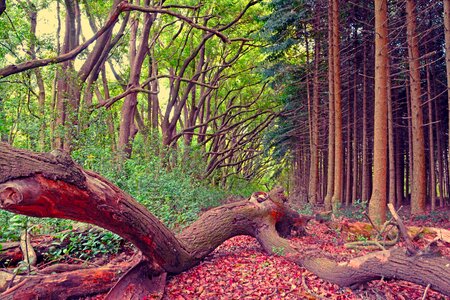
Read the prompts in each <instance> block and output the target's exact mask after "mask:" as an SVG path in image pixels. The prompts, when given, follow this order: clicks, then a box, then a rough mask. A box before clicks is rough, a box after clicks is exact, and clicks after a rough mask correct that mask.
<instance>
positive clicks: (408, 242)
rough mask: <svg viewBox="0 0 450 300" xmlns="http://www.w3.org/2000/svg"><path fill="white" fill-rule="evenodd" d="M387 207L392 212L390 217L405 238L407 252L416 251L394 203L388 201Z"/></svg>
mask: <svg viewBox="0 0 450 300" xmlns="http://www.w3.org/2000/svg"><path fill="white" fill-rule="evenodd" d="M388 208H389V211H390V212H391V214H392V217H393V218H394V219H395V221H396V222H397V226H398V230H399V231H400V233H401V235H402V237H403V239H404V240H405V243H406V249H407V250H408V252H409V253H411V254H415V253H416V252H417V249H416V246H414V244H413V242H412V240H411V237H410V236H409V234H408V230H407V229H406V227H405V225H404V224H403V222H402V219H400V216H399V215H398V214H397V212H396V211H395V208H394V205H392V203H388Z"/></svg>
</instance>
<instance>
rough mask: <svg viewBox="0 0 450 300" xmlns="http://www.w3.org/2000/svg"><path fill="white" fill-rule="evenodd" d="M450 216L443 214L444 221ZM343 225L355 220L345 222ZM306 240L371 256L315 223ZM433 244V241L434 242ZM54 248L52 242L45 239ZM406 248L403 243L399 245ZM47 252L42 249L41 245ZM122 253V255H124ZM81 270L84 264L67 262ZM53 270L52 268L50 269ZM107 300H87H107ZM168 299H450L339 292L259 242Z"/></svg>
mask: <svg viewBox="0 0 450 300" xmlns="http://www.w3.org/2000/svg"><path fill="white" fill-rule="evenodd" d="M447 213H448V211H446V212H444V213H443V214H441V215H443V216H445V215H446V214H447ZM341 221H342V222H344V223H345V222H350V221H352V220H350V219H345V218H343V219H342V220H341ZM407 225H410V226H411V225H415V226H433V227H440V228H445V229H450V220H449V219H448V218H447V219H445V218H434V219H433V218H430V217H428V218H422V219H419V220H415V221H412V222H407ZM306 229H307V234H306V235H305V236H303V237H297V238H293V239H292V242H293V243H295V244H296V245H297V246H299V247H302V246H304V247H311V246H315V247H318V248H320V249H321V250H323V251H324V252H327V253H328V254H329V255H330V254H331V256H333V257H335V258H336V260H339V261H344V260H347V259H350V258H353V257H357V256H362V255H364V254H367V253H368V252H370V251H369V250H366V249H361V250H359V249H347V248H345V247H344V244H345V243H347V242H348V241H354V240H361V239H362V237H357V236H351V234H348V233H346V232H345V231H341V230H339V229H330V228H329V227H328V226H327V225H326V224H325V223H318V222H316V221H311V222H309V224H308V225H307V227H306ZM430 239H431V238H430ZM41 241H42V242H44V240H41ZM428 242H429V239H427V237H426V236H421V238H420V239H419V240H418V241H416V243H417V245H418V246H419V247H423V246H424V245H426V244H427V243H428ZM45 243H51V239H50V240H49V239H45ZM399 244H400V245H401V242H400V243H399ZM41 246H42V245H41ZM122 250H123V251H122ZM440 250H441V252H442V254H443V255H445V256H448V257H450V245H449V244H443V243H441V244H440ZM133 255H135V251H134V250H133V249H132V248H130V245H128V244H125V245H124V246H123V249H121V251H119V254H116V255H112V256H109V257H106V256H98V257H96V258H95V259H94V260H91V261H90V263H94V264H96V265H101V264H105V263H107V262H111V261H113V260H117V259H118V258H119V257H120V258H119V260H120V261H125V260H127V259H130V258H131V256H133ZM64 262H66V263H74V264H79V263H80V260H73V261H71V260H70V259H67V260H65V261H64ZM46 265H48V263H46ZM103 298H104V295H97V296H94V297H87V298H84V299H85V300H94V299H95V300H99V299H103ZM163 299H165V300H170V299H176V300H181V299H388V300H389V299H403V300H409V299H450V297H445V296H443V295H442V294H440V293H437V292H435V291H433V290H431V289H426V288H425V287H422V286H419V285H416V284H412V283H409V282H405V281H399V280H390V281H386V280H376V281H372V282H370V283H369V284H366V285H364V286H361V287H360V288H359V289H357V290H351V289H349V288H340V287H339V286H337V285H334V284H331V283H328V282H325V281H323V280H321V279H320V278H318V277H317V276H315V275H314V274H312V273H310V272H308V271H307V270H306V269H304V268H301V267H299V266H297V265H296V264H294V263H292V262H289V261H288V260H286V259H284V258H283V257H282V256H277V255H274V256H269V255H267V254H265V253H264V252H263V251H262V248H261V247H260V245H259V244H258V242H257V241H256V239H254V238H252V237H248V236H237V237H234V238H232V239H229V240H227V241H226V242H224V243H223V244H222V245H221V246H219V247H218V248H217V249H216V250H215V251H213V252H212V253H211V254H210V255H208V256H207V257H206V259H205V260H204V261H203V262H202V263H200V264H199V265H198V266H196V267H194V268H192V269H190V270H188V271H186V272H184V273H181V274H179V275H176V276H171V277H170V278H168V281H167V285H166V288H165V294H164V297H163Z"/></svg>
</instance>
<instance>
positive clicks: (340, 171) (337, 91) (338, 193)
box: [331, 0, 344, 212]
mask: <svg viewBox="0 0 450 300" xmlns="http://www.w3.org/2000/svg"><path fill="white" fill-rule="evenodd" d="M332 18H333V44H332V47H333V64H334V66H333V81H334V89H333V94H334V96H333V98H334V135H335V140H334V174H335V176H334V191H333V197H332V199H331V202H332V209H333V211H334V212H337V210H338V209H339V206H340V205H341V204H342V192H343V181H344V180H343V179H344V176H343V175H344V146H343V138H342V104H341V75H340V73H341V65H340V64H341V60H340V52H339V51H340V46H339V42H340V39H339V0H333V11H332Z"/></svg>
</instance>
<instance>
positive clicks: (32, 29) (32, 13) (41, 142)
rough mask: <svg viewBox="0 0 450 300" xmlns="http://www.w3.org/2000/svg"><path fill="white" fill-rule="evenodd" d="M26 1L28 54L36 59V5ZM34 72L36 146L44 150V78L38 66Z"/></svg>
mask: <svg viewBox="0 0 450 300" xmlns="http://www.w3.org/2000/svg"><path fill="white" fill-rule="evenodd" d="M27 3H28V6H29V7H28V16H29V17H30V33H31V42H30V56H31V58H32V59H36V26H37V9H36V6H35V5H34V4H33V3H31V2H30V1H29V0H28V1H27ZM34 74H35V76H36V83H37V86H38V90H39V92H38V107H39V118H40V120H39V142H38V146H39V147H38V148H39V150H40V151H44V150H45V128H46V121H45V86H44V80H43V78H42V73H41V70H40V69H39V68H36V69H34Z"/></svg>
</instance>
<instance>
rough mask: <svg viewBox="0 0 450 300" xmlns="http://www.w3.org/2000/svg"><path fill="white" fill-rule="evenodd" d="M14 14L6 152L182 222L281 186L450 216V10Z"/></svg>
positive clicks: (6, 84)
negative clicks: (82, 171)
mask: <svg viewBox="0 0 450 300" xmlns="http://www.w3.org/2000/svg"><path fill="white" fill-rule="evenodd" d="M0 2H2V3H1V4H2V5H0V8H1V9H0V11H1V12H2V13H1V15H0V28H1V32H0V66H1V68H0V135H1V139H2V141H6V142H8V143H10V144H12V145H14V146H16V147H21V148H29V149H32V150H37V151H50V150H52V149H58V148H60V149H63V150H65V151H67V152H69V153H71V155H72V157H74V159H75V160H76V161H77V162H78V163H80V164H81V165H82V166H83V167H85V168H87V169H93V170H95V171H97V172H99V173H101V174H103V175H105V176H106V177H108V178H109V179H111V180H112V181H113V182H115V183H116V184H118V186H119V187H121V188H123V189H125V190H126V191H128V192H129V193H131V194H132V195H133V196H134V197H136V198H137V199H138V200H141V201H142V202H143V203H144V204H145V205H147V206H148V207H149V208H150V209H151V211H153V212H155V213H156V214H157V216H158V217H159V218H160V219H162V220H163V221H165V222H166V223H167V224H170V225H172V226H173V225H175V224H183V223H185V222H187V221H189V220H193V219H195V217H196V215H197V213H198V212H199V211H200V209H201V208H202V207H208V206H212V205H216V204H217V203H218V200H219V199H223V198H224V197H225V196H226V195H227V194H240V195H243V196H248V195H249V194H250V193H251V192H253V191H255V190H257V189H265V190H269V189H270V188H272V187H273V186H275V185H276V184H281V185H283V186H284V187H286V188H287V189H288V190H289V193H290V201H291V202H292V204H293V205H294V206H297V207H300V206H302V207H304V206H305V205H307V203H309V204H308V205H310V206H311V207H314V206H317V205H324V206H325V208H326V209H333V210H334V211H339V209H340V208H341V207H343V206H350V205H352V204H354V205H361V204H362V205H366V204H367V203H368V201H369V200H370V205H369V212H370V214H371V216H372V217H373V219H374V220H379V221H382V220H384V219H385V215H386V211H385V206H386V202H388V201H389V202H392V203H393V204H395V205H396V206H397V207H400V206H401V205H405V204H406V205H409V204H411V206H410V207H411V212H412V213H413V214H415V215H421V214H425V212H426V209H427V208H426V205H429V206H430V208H431V209H432V210H434V209H436V208H437V207H439V206H445V205H446V202H448V198H449V192H450V178H449V171H448V170H449V138H448V133H449V125H448V124H449V113H448V103H449V93H448V79H449V77H450V71H448V70H449V69H450V51H449V50H448V49H450V32H449V29H450V16H449V14H450V12H449V10H450V8H449V6H450V2H449V1H448V0H444V1H429V0H417V1H412V0H407V1H374V2H372V1H359V0H353V1H341V2H340V3H339V2H338V1H336V0H329V1H326V0H318V1H307V0H304V1H301V0H296V1H284V0H273V1H258V0H251V1H241V0H238V1H236V0H234V1H231V0H230V1H228V0H220V1H204V2H196V1H188V0H187V1H182V2H180V1H177V2H171V1H150V0H144V1H138V0H137V1H130V2H122V1H117V0H116V1H88V0H82V1H77V0H65V1H47V0H43V1H41V0H37V1H32V0H26V1H8V2H7V3H6V5H7V6H6V10H4V4H5V1H0ZM444 11H445V12H446V13H445V14H444ZM445 24H447V25H445ZM375 32H376V33H375ZM446 49H447V51H446ZM446 55H448V56H449V58H447V59H446ZM8 218H9V217H8Z"/></svg>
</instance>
